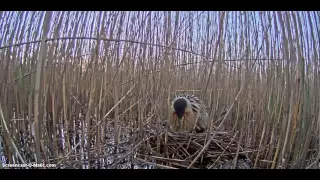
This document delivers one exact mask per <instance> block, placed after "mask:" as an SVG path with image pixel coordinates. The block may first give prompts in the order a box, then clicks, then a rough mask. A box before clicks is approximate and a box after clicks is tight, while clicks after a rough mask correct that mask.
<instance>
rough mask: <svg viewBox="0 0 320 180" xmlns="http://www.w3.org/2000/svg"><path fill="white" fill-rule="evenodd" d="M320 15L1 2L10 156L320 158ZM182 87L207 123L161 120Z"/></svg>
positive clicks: (289, 164)
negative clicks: (186, 125)
mask: <svg viewBox="0 0 320 180" xmlns="http://www.w3.org/2000/svg"><path fill="white" fill-rule="evenodd" d="M319 18H320V16H319V12H312V11H308V12H280V11H278V12H271V11H270V12H204V11H201V12H149V11H148V12H147V11H146V12H121V11H116V12H72V11H70V12H27V11H26V12H15V11H12V12H11V11H10V12H6V11H1V12H0V19H1V21H0V37H2V38H1V39H0V72H1V76H0V136H1V138H0V140H1V141H2V142H0V143H1V149H0V150H1V151H0V154H2V155H3V157H4V159H5V161H6V163H14V162H18V163H24V162H44V163H56V164H58V167H59V168H97V167H99V168H131V167H122V166H120V164H121V163H123V162H124V161H130V162H135V163H136V164H138V165H139V166H140V168H144V167H142V166H143V165H145V164H149V165H150V164H151V165H152V167H158V168H205V167H206V168H222V166H223V168H231V167H232V168H235V167H236V166H238V165H239V163H238V161H239V162H240V161H242V162H243V161H248V164H249V165H250V168H319V159H320V150H319V149H320V143H319V141H320V139H319V134H320V113H319V112H320V111H319V110H320V105H319V101H320V96H319V89H320V83H319V79H320V78H319V76H320V73H319V72H320V70H319V49H320V44H319V39H320V38H319V37H320V36H319ZM177 93H190V94H194V95H196V96H199V98H200V99H202V100H203V101H204V102H205V103H206V104H207V106H208V112H209V115H210V119H211V128H210V129H209V130H208V131H207V132H205V133H204V134H197V135H181V134H170V133H168V132H167V131H166V130H164V129H162V128H161V127H162V126H163V124H164V122H165V120H166V118H167V112H168V105H169V103H170V101H171V100H172V98H173V97H174V95H175V94H177ZM200 162H203V163H202V164H201V163H200ZM236 162H237V163H238V165H237V163H236ZM0 164H1V163H0ZM243 164H245V163H243ZM227 166H228V167H227ZM239 166H241V165H239ZM243 166H246V165H243ZM132 167H133V165H132Z"/></svg>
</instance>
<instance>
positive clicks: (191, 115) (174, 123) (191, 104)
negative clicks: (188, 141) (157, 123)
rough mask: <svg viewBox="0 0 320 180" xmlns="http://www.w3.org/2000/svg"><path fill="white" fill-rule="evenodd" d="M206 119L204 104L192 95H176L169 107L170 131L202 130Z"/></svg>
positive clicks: (207, 117)
mask: <svg viewBox="0 0 320 180" xmlns="http://www.w3.org/2000/svg"><path fill="white" fill-rule="evenodd" d="M208 119H209V115H208V113H207V110H206V106H205V104H204V103H203V102H202V101H201V100H199V98H197V97H195V96H193V95H183V94H182V95H178V96H177V97H176V98H175V99H174V100H173V101H172V103H171V106H170V108H169V119H168V122H169V127H170V131H176V132H177V131H188V132H191V131H192V130H193V129H195V130H196V131H200V130H204V129H205V128H207V124H208Z"/></svg>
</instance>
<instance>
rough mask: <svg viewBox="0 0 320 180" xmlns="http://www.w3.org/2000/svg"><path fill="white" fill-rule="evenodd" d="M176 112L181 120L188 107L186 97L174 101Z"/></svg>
mask: <svg viewBox="0 0 320 180" xmlns="http://www.w3.org/2000/svg"><path fill="white" fill-rule="evenodd" d="M173 108H174V112H175V113H176V115H177V117H178V119H179V120H180V119H181V118H182V117H183V115H184V113H185V111H186V108H187V100H186V99H185V98H178V99H176V100H175V101H174V103H173Z"/></svg>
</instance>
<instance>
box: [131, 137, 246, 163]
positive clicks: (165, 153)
mask: <svg viewBox="0 0 320 180" xmlns="http://www.w3.org/2000/svg"><path fill="white" fill-rule="evenodd" d="M214 133H215V136H214V137H213V139H212V140H211V141H210V143H209V144H208V146H207V148H205V149H204V151H203V148H204V145H205V144H207V142H208V141H206V137H207V133H206V132H203V133H197V134H187V133H177V132H175V133H170V132H162V133H160V136H159V139H158V137H157V136H156V135H155V134H154V136H151V137H150V138H149V139H148V141H147V143H145V144H144V148H143V150H142V149H140V151H139V152H140V154H138V156H139V157H137V158H138V159H139V160H140V161H142V162H144V163H147V164H150V165H154V166H157V167H160V168H188V167H189V166H190V164H191V163H192V162H193V161H194V159H195V158H196V157H197V156H198V154H199V153H200V152H201V151H202V154H201V155H200V156H199V158H198V159H197V160H196V161H195V162H194V163H193V165H192V166H190V168H201V169H203V168H204V169H231V168H239V169H250V166H251V165H250V159H249V158H248V154H247V153H248V152H245V151H244V150H243V148H242V147H241V146H239V143H238V136H237V134H232V133H231V132H221V131H216V132H214ZM212 135H213V133H212V134H211V135H210V136H209V138H208V140H210V138H211V137H212ZM238 147H239V152H238ZM146 154H147V155H146ZM235 162H236V163H235Z"/></svg>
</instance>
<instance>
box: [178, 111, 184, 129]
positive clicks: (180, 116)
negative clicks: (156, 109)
mask: <svg viewBox="0 0 320 180" xmlns="http://www.w3.org/2000/svg"><path fill="white" fill-rule="evenodd" d="M177 117H178V126H179V128H181V122H182V117H183V113H178V114H177Z"/></svg>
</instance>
